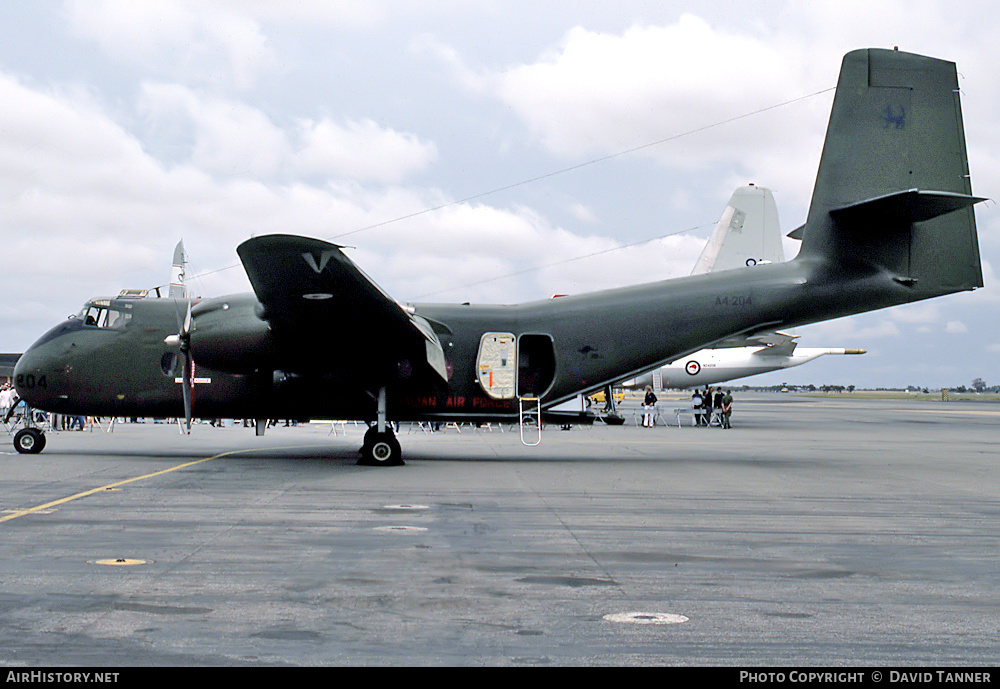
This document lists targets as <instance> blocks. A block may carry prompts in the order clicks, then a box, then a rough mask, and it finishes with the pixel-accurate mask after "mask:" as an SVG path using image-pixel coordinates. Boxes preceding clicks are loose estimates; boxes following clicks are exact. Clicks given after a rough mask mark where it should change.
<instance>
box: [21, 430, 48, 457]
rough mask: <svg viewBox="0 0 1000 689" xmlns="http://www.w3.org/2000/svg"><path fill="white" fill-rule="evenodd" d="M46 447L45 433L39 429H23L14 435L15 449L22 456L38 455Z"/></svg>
mask: <svg viewBox="0 0 1000 689" xmlns="http://www.w3.org/2000/svg"><path fill="white" fill-rule="evenodd" d="M44 447H45V433H43V432H42V431H40V430H39V429H37V428H22V429H21V430H19V431H18V432H17V433H15V434H14V449H15V450H17V451H18V452H20V453H21V454H22V455H37V454H38V453H39V452H41V451H42V449H43V448H44Z"/></svg>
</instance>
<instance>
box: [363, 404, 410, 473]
mask: <svg viewBox="0 0 1000 689" xmlns="http://www.w3.org/2000/svg"><path fill="white" fill-rule="evenodd" d="M358 464H360V465H362V466H380V467H385V466H402V465H403V451H402V448H400V446H399V441H398V440H396V434H395V433H393V432H392V428H390V427H389V423H388V421H387V420H386V413H385V388H379V391H378V419H377V421H376V422H375V425H374V426H372V427H371V428H369V429H368V430H367V431H366V432H365V440H364V443H362V445H361V459H360V460H359V461H358Z"/></svg>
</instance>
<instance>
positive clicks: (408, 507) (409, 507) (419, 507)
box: [382, 505, 430, 510]
mask: <svg viewBox="0 0 1000 689" xmlns="http://www.w3.org/2000/svg"><path fill="white" fill-rule="evenodd" d="M382 509H384V510H429V509H430V507H429V506H428V505H386V506H385V507H383V508H382Z"/></svg>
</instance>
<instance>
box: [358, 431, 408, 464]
mask: <svg viewBox="0 0 1000 689" xmlns="http://www.w3.org/2000/svg"><path fill="white" fill-rule="evenodd" d="M358 464H361V465H364V466H378V467H387V466H402V465H403V450H402V448H401V447H400V445H399V441H398V440H396V436H395V435H394V434H393V433H391V432H389V433H377V432H376V433H372V434H370V435H369V434H367V433H366V434H365V444H364V445H363V446H362V448H361V461H359V462H358Z"/></svg>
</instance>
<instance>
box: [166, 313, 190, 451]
mask: <svg viewBox="0 0 1000 689" xmlns="http://www.w3.org/2000/svg"><path fill="white" fill-rule="evenodd" d="M192 301H193V300H188V303H187V310H186V312H185V314H184V321H183V322H181V314H180V312H177V329H178V331H179V332H178V333H177V334H176V335H168V336H167V337H165V338H164V339H163V341H164V342H165V343H166V344H168V345H177V347H178V348H179V349H180V352H181V355H182V356H183V357H184V362H183V369H182V371H181V398H182V399H183V400H184V421H185V425H186V427H187V432H188V434H190V433H191V417H192V407H193V406H194V359H193V358H192V356H191V321H192V315H191V304H192ZM174 308H175V310H176V308H177V302H174Z"/></svg>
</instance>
